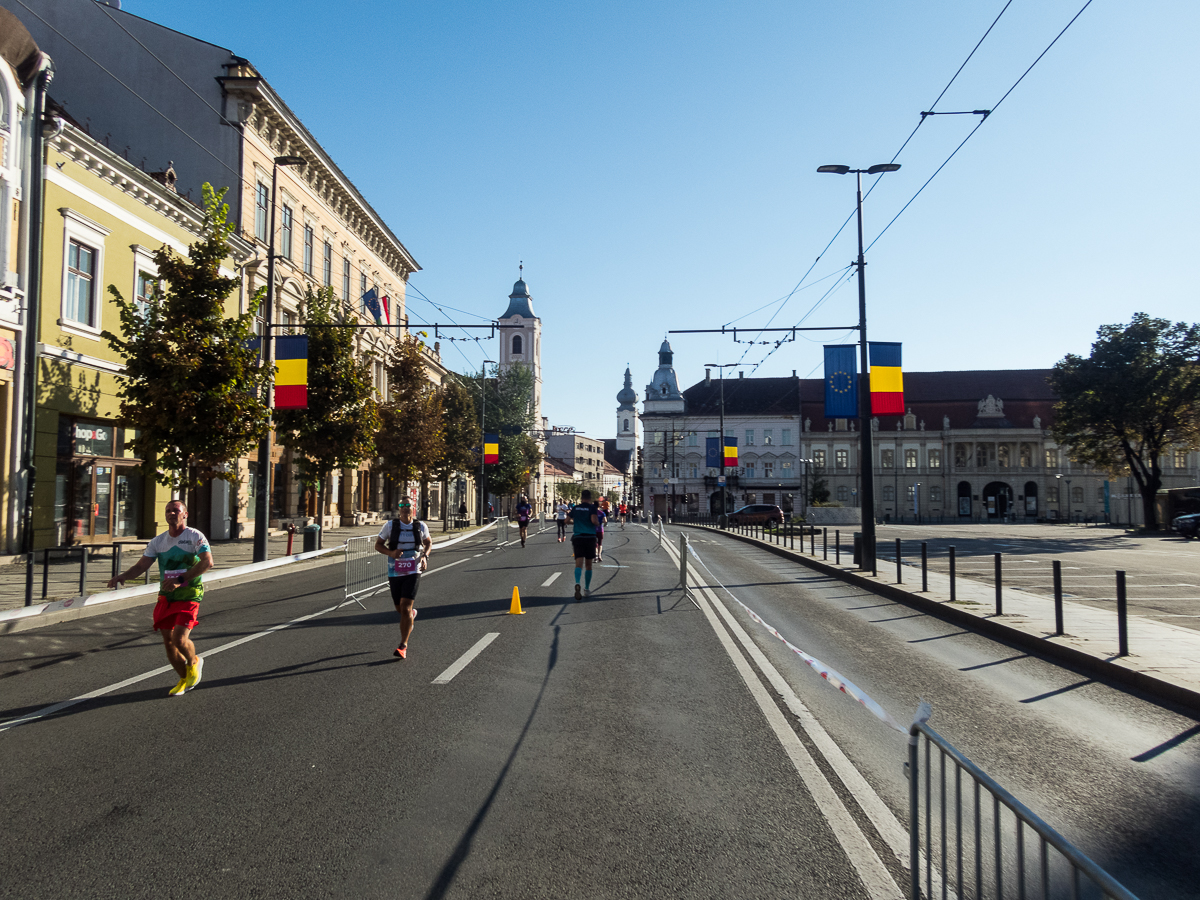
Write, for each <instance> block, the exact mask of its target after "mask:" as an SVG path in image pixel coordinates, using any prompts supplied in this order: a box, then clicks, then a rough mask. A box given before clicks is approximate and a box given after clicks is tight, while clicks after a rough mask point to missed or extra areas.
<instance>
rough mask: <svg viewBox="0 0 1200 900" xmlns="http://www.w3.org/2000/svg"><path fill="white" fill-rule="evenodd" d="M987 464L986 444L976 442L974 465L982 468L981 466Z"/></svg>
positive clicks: (983, 466)
mask: <svg viewBox="0 0 1200 900" xmlns="http://www.w3.org/2000/svg"><path fill="white" fill-rule="evenodd" d="M987 464H988V445H987V444H976V445H975V467H976V468H977V469H983V468H986V467H987Z"/></svg>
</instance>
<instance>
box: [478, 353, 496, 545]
mask: <svg viewBox="0 0 1200 900" xmlns="http://www.w3.org/2000/svg"><path fill="white" fill-rule="evenodd" d="M488 363H492V364H493V365H499V363H497V362H496V361H495V360H494V359H485V360H484V361H483V362H482V363H481V364H480V366H479V510H478V512H477V514H476V516H475V518H476V519H477V520H478V521H477V522H476V523H475V524H476V525H482V524H483V508H484V506H486V505H487V491H486V490H485V488H484V477H485V474H484V473H485V472H486V470H485V469H484V467H483V466H484V462H483V460H484V457H485V455H486V451H487V364H488Z"/></svg>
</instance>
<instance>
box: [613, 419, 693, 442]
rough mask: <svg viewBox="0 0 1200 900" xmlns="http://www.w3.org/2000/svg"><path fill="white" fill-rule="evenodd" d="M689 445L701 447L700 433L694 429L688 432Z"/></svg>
mask: <svg viewBox="0 0 1200 900" xmlns="http://www.w3.org/2000/svg"><path fill="white" fill-rule="evenodd" d="M626 421H628V420H626ZM688 446H689V447H699V446H700V435H698V434H696V432H694V431H689V432H688Z"/></svg>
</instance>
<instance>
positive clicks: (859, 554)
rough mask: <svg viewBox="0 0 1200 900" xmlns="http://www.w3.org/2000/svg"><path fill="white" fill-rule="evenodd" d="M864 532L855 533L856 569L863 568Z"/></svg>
mask: <svg viewBox="0 0 1200 900" xmlns="http://www.w3.org/2000/svg"><path fill="white" fill-rule="evenodd" d="M862 544H863V539H862V532H861V531H856V532H854V568H856V569H859V568H862Z"/></svg>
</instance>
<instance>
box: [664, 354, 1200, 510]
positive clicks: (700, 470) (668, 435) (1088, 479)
mask: <svg viewBox="0 0 1200 900" xmlns="http://www.w3.org/2000/svg"><path fill="white" fill-rule="evenodd" d="M659 358H660V366H659V371H658V373H656V375H655V381H654V382H652V384H651V385H650V386H649V388H648V394H647V397H648V399H647V402H646V403H645V404H644V410H645V411H644V413H643V416H642V426H643V429H644V431H645V467H646V471H645V480H644V481H645V489H644V502H645V505H646V508H647V509H648V510H651V511H659V512H662V511H665V509H666V508H667V506H668V505H669V506H671V507H672V508H673V509H674V510H676V512H695V513H708V512H710V511H711V509H712V507H713V503H712V501H713V499H714V495H716V494H717V474H718V470H717V469H715V468H711V467H709V466H707V465H706V462H707V461H706V459H705V438H706V437H716V436H717V435H718V421H719V418H720V414H721V394H720V384H719V381H718V379H715V378H712V377H711V375H710V373H706V376H705V378H704V380H703V381H700V382H697V383H696V384H694V385H692V386H691V387H689V388H687V389H686V390H684V391H682V392H679V393H678V397H677V399H676V398H675V397H674V392H673V391H672V382H673V377H674V370H673V369H672V368H671V364H672V355H671V353H670V348H669V345H667V344H666V343H664V345H663V349H662V350H660V353H659ZM664 360H665V361H664ZM1049 374H1050V370H1049V369H1023V370H1011V369H1010V370H997V371H962V372H906V373H905V374H904V395H905V402H906V408H907V412H906V414H905V415H904V416H889V417H885V418H882V419H875V420H873V421H872V427H873V428H875V429H876V431H875V434H874V441H873V451H874V459H873V460H872V461H871V471H872V474H873V476H874V479H875V498H876V499H875V507H876V514H877V516H878V518H880V519H881V520H895V519H898V518H905V519H912V518H913V517H914V516H915V515H920V516H922V517H923V518H932V519H933V520H935V521H936V520H939V519H940V520H942V521H954V520H962V521H982V520H1002V519H1009V520H1015V521H1029V522H1033V521H1039V520H1042V521H1059V520H1062V519H1063V518H1065V517H1066V516H1067V515H1068V514H1069V515H1070V517H1071V518H1072V519H1073V520H1085V521H1104V520H1105V519H1106V518H1107V519H1108V520H1110V521H1114V522H1130V521H1132V522H1135V523H1140V522H1141V515H1142V513H1141V509H1140V505H1139V503H1138V502H1137V501H1136V498H1130V497H1129V496H1128V494H1129V493H1130V492H1131V491H1132V490H1136V487H1134V486H1131V485H1130V484H1129V483H1128V481H1127V480H1126V479H1123V478H1122V479H1117V480H1113V479H1111V478H1110V477H1109V476H1108V475H1107V474H1106V473H1104V472H1101V471H1098V470H1096V469H1094V468H1093V467H1091V466H1086V465H1082V464H1079V463H1076V462H1073V461H1072V460H1071V459H1070V450H1069V448H1064V447H1061V446H1059V445H1058V444H1057V443H1056V442H1055V441H1054V439H1053V438H1052V437H1051V435H1050V432H1049V426H1050V424H1051V423H1052V422H1053V417H1054V403H1055V399H1056V398H1055V396H1054V394H1053V392H1052V391H1051V390H1050V387H1049V385H1048V384H1047V382H1046V378H1047V376H1048V375H1049ZM654 390H657V392H658V394H659V395H661V399H658V400H656V401H654V402H652V401H650V399H649V397H650V396H652V393H650V392H651V391H654ZM724 420H725V433H726V435H727V436H729V437H733V438H736V439H737V443H738V450H739V458H738V463H739V465H738V467H737V468H736V469H727V470H726V475H727V479H728V490H729V492H730V493H731V494H732V495H733V498H734V502H735V504H736V505H737V506H740V505H742V504H746V503H773V504H777V505H779V506H781V507H783V508H784V510H785V512H793V513H796V514H799V513H800V512H802V510H803V499H802V498H803V497H804V496H805V495H806V493H807V487H810V486H811V485H812V482H813V479H816V478H820V479H822V480H823V481H824V483H825V485H826V487H827V489H828V490H829V493H830V502H834V503H839V504H841V505H843V506H858V505H859V490H860V489H861V479H862V473H863V468H862V465H861V460H860V451H859V448H860V444H859V440H860V438H859V434H858V430H857V429H858V421H857V420H856V419H826V418H825V415H824V383H823V381H822V380H820V379H800V378H797V377H794V376H793V377H791V378H742V377H737V378H727V379H725V385H724ZM1163 468H1164V476H1165V477H1164V487H1168V488H1169V487H1184V486H1188V485H1194V484H1196V483H1197V482H1198V480H1200V453H1196V452H1191V451H1185V450H1179V451H1173V452H1172V453H1171V454H1170V455H1169V457H1168V458H1167V459H1165V460H1164V461H1163Z"/></svg>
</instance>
